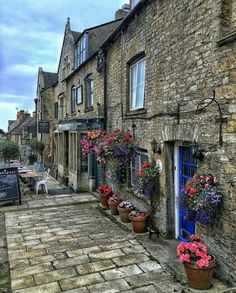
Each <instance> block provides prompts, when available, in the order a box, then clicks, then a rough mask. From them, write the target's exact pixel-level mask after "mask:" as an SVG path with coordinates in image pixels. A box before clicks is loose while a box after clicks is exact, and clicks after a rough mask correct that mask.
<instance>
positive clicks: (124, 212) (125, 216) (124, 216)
mask: <svg viewBox="0 0 236 293" xmlns="http://www.w3.org/2000/svg"><path fill="white" fill-rule="evenodd" d="M133 210H134V208H131V209H126V208H120V207H119V206H118V211H119V215H120V220H121V222H123V223H129V222H130V219H129V213H130V212H131V211H133Z"/></svg>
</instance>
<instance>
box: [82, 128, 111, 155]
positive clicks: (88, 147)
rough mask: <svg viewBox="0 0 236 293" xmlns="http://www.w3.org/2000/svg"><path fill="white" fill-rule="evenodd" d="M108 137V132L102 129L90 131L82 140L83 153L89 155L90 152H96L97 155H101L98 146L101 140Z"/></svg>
mask: <svg viewBox="0 0 236 293" xmlns="http://www.w3.org/2000/svg"><path fill="white" fill-rule="evenodd" d="M105 135H106V132H105V131H104V130H101V129H96V130H88V131H87V132H86V134H85V135H84V136H83V137H82V139H81V140H80V143H81V146H82V153H83V154H84V155H85V154H88V153H89V152H90V151H94V152H95V153H96V154H98V153H99V148H98V147H97V144H98V142H99V140H100V139H101V138H102V137H103V136H105Z"/></svg>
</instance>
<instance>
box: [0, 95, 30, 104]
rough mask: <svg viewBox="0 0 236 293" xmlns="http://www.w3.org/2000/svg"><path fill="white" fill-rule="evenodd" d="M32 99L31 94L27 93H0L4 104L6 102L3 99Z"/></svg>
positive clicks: (0, 98)
mask: <svg viewBox="0 0 236 293" xmlns="http://www.w3.org/2000/svg"><path fill="white" fill-rule="evenodd" d="M29 99H32V97H31V96H26V95H16V94H8V93H0V100H1V102H0V104H4V103H5V102H2V100H5V101H6V100H29ZM9 103H11V102H7V103H6V104H9Z"/></svg>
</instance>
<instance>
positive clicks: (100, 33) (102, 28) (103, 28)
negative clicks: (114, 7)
mask: <svg viewBox="0 0 236 293" xmlns="http://www.w3.org/2000/svg"><path fill="white" fill-rule="evenodd" d="M120 22H121V19H118V20H113V21H111V22H107V23H104V24H102V25H99V26H95V27H92V28H89V29H86V30H85V32H88V43H89V44H88V48H89V56H91V55H93V54H94V53H95V52H97V51H98V49H99V47H100V45H101V44H102V43H103V42H104V40H105V39H106V38H107V37H108V35H109V34H110V33H111V32H112V31H113V30H114V29H115V28H116V27H117V26H118V25H119V24H120ZM89 56H88V57H89Z"/></svg>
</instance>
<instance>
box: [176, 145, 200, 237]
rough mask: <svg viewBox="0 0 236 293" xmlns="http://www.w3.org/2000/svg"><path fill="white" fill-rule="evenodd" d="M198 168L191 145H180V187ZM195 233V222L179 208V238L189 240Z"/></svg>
mask: <svg viewBox="0 0 236 293" xmlns="http://www.w3.org/2000/svg"><path fill="white" fill-rule="evenodd" d="M196 170H197V163H196V159H194V158H193V156H192V152H191V147H185V146H181V147H179V188H180V189H181V188H182V186H184V185H185V183H186V182H187V180H188V179H189V178H191V177H193V175H194V174H195V172H196ZM194 233H195V224H194V222H192V221H189V220H187V219H186V212H185V211H184V210H182V209H179V237H178V238H179V239H180V240H182V241H188V237H189V235H191V234H194Z"/></svg>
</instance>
